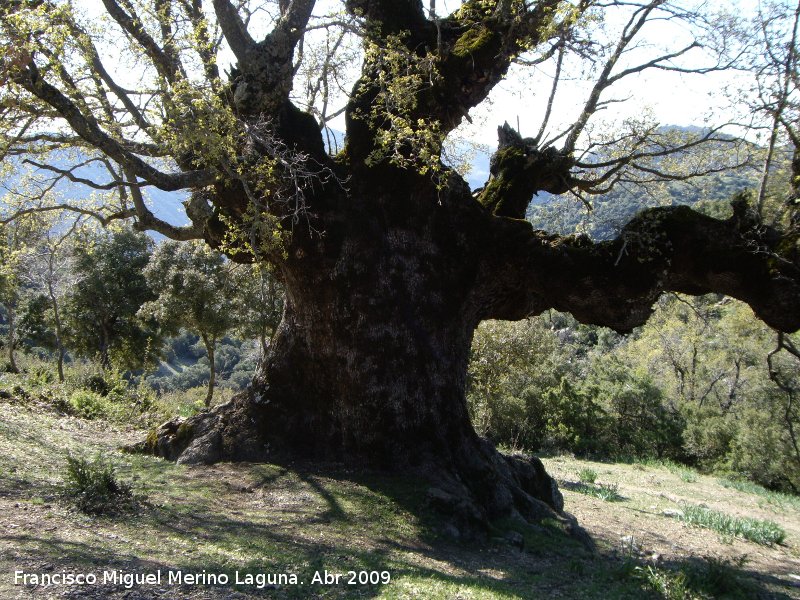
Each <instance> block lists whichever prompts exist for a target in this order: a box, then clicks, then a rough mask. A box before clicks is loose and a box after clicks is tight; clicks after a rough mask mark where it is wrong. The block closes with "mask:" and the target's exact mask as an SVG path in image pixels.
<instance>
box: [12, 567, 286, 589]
mask: <svg viewBox="0 0 800 600" xmlns="http://www.w3.org/2000/svg"><path fill="white" fill-rule="evenodd" d="M98 584H99V585H122V586H123V587H124V588H125V589H131V588H133V587H134V586H138V585H163V584H166V585H199V586H210V585H229V584H234V585H247V586H253V587H255V588H258V589H263V588H265V587H266V586H268V585H270V586H271V585H297V584H298V580H297V575H295V574H294V573H241V572H239V571H234V573H233V576H232V577H231V576H230V575H228V574H227V573H209V572H208V571H205V570H203V571H199V572H187V571H162V570H161V569H158V570H157V571H153V572H150V573H129V572H126V571H121V570H113V571H102V572H100V573H76V572H70V571H61V572H57V573H26V572H25V571H14V585H30V586H42V587H49V586H62V585H98Z"/></svg>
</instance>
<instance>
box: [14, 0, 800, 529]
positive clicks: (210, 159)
mask: <svg viewBox="0 0 800 600" xmlns="http://www.w3.org/2000/svg"><path fill="white" fill-rule="evenodd" d="M314 4H315V3H314V1H313V0H279V1H278V2H277V3H275V4H270V5H268V7H271V9H272V10H273V13H272V16H273V19H272V20H271V21H269V19H267V20H263V19H262V20H261V25H260V26H258V27H256V26H253V23H254V22H255V21H256V20H257V17H258V11H256V10H254V8H253V7H252V6H250V5H249V4H248V3H246V2H242V3H235V2H231V1H230V0H213V1H212V0H206V2H205V3H204V2H203V0H152V1H150V0H140V1H134V0H102V7H103V14H102V16H101V15H98V14H93V13H91V12H90V13H89V14H84V13H83V12H81V10H80V9H79V8H75V7H73V6H72V4H71V3H68V2H59V1H57V0H10V1H7V2H3V3H2V8H1V9H0V31H1V32H2V43H3V45H4V50H3V59H2V71H1V72H0V78H1V79H2V82H3V84H4V88H3V91H2V111H3V112H2V114H3V132H2V133H3V136H4V137H3V152H4V156H5V157H7V158H9V160H14V161H16V162H15V164H26V165H28V166H30V167H34V168H35V169H37V170H38V171H37V172H38V173H40V174H45V175H49V176H50V177H51V178H52V179H53V180H61V181H67V180H68V181H71V182H74V183H77V184H82V185H85V186H87V187H89V188H94V190H95V191H96V192H97V193H98V194H106V193H109V192H115V193H116V196H115V199H113V201H112V200H111V199H110V198H109V199H108V200H107V202H106V204H105V205H104V206H101V207H98V206H97V205H93V206H86V205H78V204H77V203H75V202H73V201H69V200H61V201H59V200H54V201H51V202H50V203H48V204H46V205H45V204H39V205H38V206H36V207H35V208H36V209H39V210H56V209H66V210H74V211H78V212H81V213H85V214H92V215H93V216H95V217H96V218H98V219H99V220H101V221H102V222H104V223H106V222H109V221H111V220H114V219H132V220H134V221H135V224H136V226H137V227H138V228H140V229H152V230H155V231H158V232H160V233H162V234H163V235H165V236H167V237H170V238H172V239H176V240H189V239H203V240H205V241H206V242H207V243H208V244H210V245H211V246H213V247H216V248H220V249H222V250H223V251H225V252H226V253H227V254H228V255H229V256H230V257H231V258H232V259H233V260H237V261H243V262H247V261H269V262H270V263H272V264H273V265H274V267H275V270H276V273H277V275H278V277H279V278H280V280H281V281H282V283H283V285H284V286H285V289H286V302H285V308H284V314H283V320H282V322H281V324H280V326H279V328H278V330H277V332H276V335H275V338H274V340H273V343H272V344H271V346H270V351H269V354H268V356H267V357H266V359H265V360H264V363H263V365H262V366H261V369H260V372H259V374H258V375H257V377H256V378H255V380H254V382H253V385H252V386H251V388H250V389H249V390H248V391H247V392H245V393H243V394H241V395H240V396H238V397H237V398H236V399H234V400H233V401H232V402H231V403H228V404H225V405H223V406H219V407H216V408H214V409H213V410H211V411H209V412H205V413H203V414H201V415H198V416H196V417H194V418H192V419H190V420H188V421H186V422H184V423H178V422H172V423H168V424H166V425H165V426H163V427H162V428H161V429H160V430H159V432H158V435H157V436H156V437H154V438H151V439H150V440H149V449H150V450H151V451H153V452H156V453H158V454H160V455H162V456H165V457H167V458H170V459H177V460H179V461H182V462H193V463H207V462H213V461H219V460H241V459H244V460H264V459H268V460H276V459H279V458H280V457H282V456H304V457H309V458H313V459H336V460H345V461H348V462H352V463H360V464H370V465H375V466H378V467H386V468H390V469H396V470H400V469H404V470H413V471H415V472H417V473H422V474H424V475H425V476H427V477H428V478H429V479H430V480H431V481H433V482H435V484H434V485H435V489H433V490H432V491H431V494H430V499H431V502H433V503H434V504H437V505H438V506H439V507H440V508H441V509H443V510H445V511H448V512H450V513H451V514H452V515H454V517H455V519H456V520H457V521H460V522H461V524H462V525H463V526H464V527H468V526H469V524H471V523H479V522H481V521H484V520H485V519H486V518H490V517H494V516H498V515H502V514H505V515H507V514H514V515H521V516H523V517H526V518H535V517H537V516H541V515H543V514H547V513H548V511H552V510H553V509H555V510H557V511H558V510H561V508H562V507H561V501H560V495H559V494H558V491H557V489H556V487H555V485H554V484H553V482H552V480H551V479H550V478H549V476H548V475H547V474H546V473H545V472H544V470H543V468H542V466H541V464H540V463H539V462H537V461H528V460H523V459H520V458H509V457H504V456H502V455H500V454H499V453H498V452H497V451H496V450H495V449H494V448H493V447H492V446H491V445H490V444H489V443H488V442H486V441H484V440H482V439H480V438H479V437H478V436H477V435H476V434H475V432H474V430H473V428H472V425H471V424H470V422H469V418H468V414H467V409H466V405H465V399H464V387H465V375H466V370H467V361H468V355H469V348H470V342H471V339H472V335H473V331H474V330H475V328H476V326H477V325H478V324H479V323H480V322H481V321H482V320H485V319H512V320H514V319H522V318H525V317H527V316H529V315H535V314H538V313H541V312H542V311H544V310H547V309H550V308H555V309H558V310H561V311H568V312H571V313H572V314H573V315H574V316H575V317H576V318H577V319H578V320H580V321H582V322H585V323H595V324H599V325H606V326H609V327H612V328H614V329H616V330H618V331H629V330H630V329H631V328H633V327H635V326H637V325H640V324H642V323H644V322H645V321H646V319H647V318H648V315H649V314H650V312H651V306H652V304H653V302H654V301H655V300H656V299H657V298H658V296H659V295H660V294H661V293H662V292H664V291H666V290H671V291H676V292H683V293H688V294H702V293H707V292H718V293H724V294H728V295H731V296H734V297H736V298H740V299H742V300H744V301H745V302H747V303H748V304H749V305H750V306H751V307H752V308H753V309H754V311H755V312H756V314H757V315H758V316H759V317H760V318H762V319H763V320H764V321H766V322H767V323H768V324H770V325H772V326H773V327H775V328H777V329H780V330H782V331H793V330H795V329H797V328H798V327H799V326H800V274H799V273H798V264H799V262H798V249H797V233H796V232H794V233H792V232H790V233H788V234H785V233H781V232H778V231H776V230H774V229H771V228H769V227H766V226H763V225H762V224H761V223H759V221H758V217H757V216H756V215H754V213H753V212H752V211H751V210H750V209H749V208H748V206H747V204H746V202H744V201H741V202H739V203H737V205H736V206H735V210H734V215H733V217H731V218H730V219H727V220H715V219H712V218H709V217H706V216H703V215H701V214H698V213H695V212H693V211H692V210H690V209H689V208H685V207H667V208H657V209H651V210H648V211H645V212H643V213H641V214H640V215H638V216H637V217H636V218H635V219H633V221H631V222H630V223H629V224H628V225H627V226H626V227H625V228H624V229H623V230H622V232H621V234H620V235H619V237H618V238H617V239H615V240H613V241H609V242H603V243H593V242H592V241H591V240H589V239H587V238H585V237H581V236H566V237H564V236H559V235H551V234H549V233H547V232H543V231H537V230H534V229H533V228H532V227H531V225H530V224H529V223H528V222H527V221H525V219H524V217H525V213H526V208H527V206H528V204H529V202H530V201H531V198H532V196H533V195H534V194H536V193H538V192H548V193H551V194H565V193H572V194H575V195H577V196H580V197H584V196H585V195H586V194H592V193H600V192H602V191H603V190H605V189H608V188H609V187H611V186H613V185H615V184H620V183H636V182H642V181H647V180H648V179H651V178H658V177H669V176H670V174H669V173H667V172H665V171H663V167H662V166H660V165H661V164H662V163H659V162H658V160H656V159H658V158H660V157H663V156H665V155H667V154H669V153H672V152H675V151H680V150H681V149H688V148H691V147H693V146H695V145H697V144H699V143H702V142H704V141H709V140H712V139H717V142H718V143H722V138H714V133H715V132H716V130H714V129H711V130H709V132H706V133H703V134H701V135H700V136H699V137H696V138H694V139H691V140H684V141H682V142H680V141H679V142H670V143H668V142H667V141H665V139H663V138H661V137H659V136H660V135H661V134H660V133H659V131H658V130H657V129H650V130H649V131H647V132H645V133H644V134H642V133H641V132H636V131H622V132H621V133H620V134H619V136H618V137H617V138H616V139H609V138H607V139H605V141H597V140H591V139H590V140H589V141H588V142H587V141H584V142H581V140H586V138H587V132H588V130H587V123H588V122H589V120H590V118H591V117H592V115H593V114H594V113H595V112H597V111H598V110H599V109H601V108H602V107H603V106H604V103H606V104H607V103H608V102H609V100H608V99H604V98H605V96H604V95H603V94H604V92H605V90H606V88H608V87H609V86H611V85H612V84H614V83H615V82H617V81H619V79H621V78H623V77H626V76H630V75H632V74H635V73H637V72H641V71H643V70H645V69H662V70H674V71H683V70H685V67H681V66H680V64H679V60H680V59H681V57H684V56H686V55H688V54H689V53H691V52H694V51H695V50H697V48H698V47H699V43H697V42H692V43H690V44H688V45H686V46H682V47H679V48H675V49H673V50H671V51H667V52H665V53H664V54H661V55H659V56H656V57H651V58H648V59H646V60H644V61H643V62H641V63H640V64H638V65H631V64H630V63H629V62H626V61H625V60H626V57H627V56H628V51H629V50H630V49H631V48H632V40H634V39H635V38H636V36H637V35H638V34H639V33H640V31H641V30H642V28H643V27H644V26H645V24H646V22H647V20H648V19H649V18H651V17H652V16H654V15H659V18H661V19H662V20H666V19H673V18H683V17H688V16H689V15H688V14H682V12H683V11H682V9H680V7H671V6H670V5H669V4H668V3H666V2H664V1H663V0H652V1H649V2H641V3H637V2H615V1H611V2H595V1H593V0H577V1H575V2H562V1H559V0H539V1H523V0H466V1H464V2H462V3H461V4H460V7H459V9H458V10H456V11H455V12H453V13H452V14H449V15H447V16H438V15H437V14H436V12H435V3H431V4H430V5H429V6H424V5H423V3H422V1H421V0H347V1H346V2H344V4H343V6H341V7H340V8H341V10H342V12H341V13H339V14H337V15H333V16H331V17H330V18H328V19H327V20H325V19H317V20H314V19H315V17H313V16H312V15H313V10H314ZM89 6H90V7H91V6H94V8H91V10H95V11H96V10H97V8H98V6H97V3H94V4H93V5H92V4H90V5H89ZM613 8H622V9H624V10H625V11H627V12H626V13H625V14H626V15H627V16H626V17H625V19H626V20H623V21H622V25H623V27H622V29H621V33H620V37H619V38H618V40H617V41H616V43H614V44H610V45H608V46H604V47H602V48H601V47H600V46H596V45H593V43H592V40H587V39H582V37H581V31H582V30H583V28H586V27H591V24H592V23H593V22H596V20H597V19H600V18H602V17H603V15H604V13H605V12H606V11H607V10H611V9H613ZM87 10H88V9H87ZM265 22H268V23H270V24H269V26H268V27H265V26H264V25H263V24H264V23H265ZM325 27H328V28H336V27H338V28H339V30H340V31H342V32H344V33H342V35H341V36H339V37H337V36H336V35H328V36H327V37H326V38H325V39H324V41H323V45H322V50H319V46H318V47H317V48H318V49H317V52H316V54H315V56H316V57H317V59H318V60H317V61H316V62H315V63H314V65H315V66H316V68H318V69H319V77H318V80H317V81H316V82H315V80H314V77H313V75H312V76H309V72H310V71H309V69H308V67H307V66H306V67H303V65H304V64H306V65H307V57H308V54H309V53H310V52H311V50H310V46H311V43H310V40H311V38H312V37H313V33H314V32H319V31H321V30H323V29H324V28H325ZM345 33H347V34H351V33H352V34H355V35H358V36H360V38H361V39H362V40H363V51H362V52H361V53H360V54H358V53H357V56H359V57H360V60H361V61H362V65H361V70H360V73H359V75H358V76H357V77H355V82H354V84H353V85H352V89H351V91H350V92H349V94H348V98H347V101H346V105H345V106H343V107H342V114H343V115H344V121H345V123H346V132H345V133H346V137H345V143H344V147H343V149H342V150H341V151H339V152H336V153H335V154H333V155H332V154H331V153H330V152H329V151H328V149H326V146H325V144H324V141H323V139H324V137H325V136H324V135H323V133H321V125H324V123H321V122H320V120H321V119H325V118H326V117H327V116H331V115H332V114H334V113H335V112H336V111H334V110H333V109H332V108H330V106H329V99H330V97H331V96H330V94H331V87H332V86H334V85H335V84H336V82H337V81H338V80H337V75H336V68H337V67H342V59H337V56H339V55H337V49H339V48H340V47H343V46H342V44H341V40H342V39H343V37H342V36H344V34H345ZM223 50H224V51H225V52H229V53H230V56H232V57H233V66H232V67H231V68H230V71H229V72H223V70H222V69H221V68H220V66H219V65H218V62H217V59H218V57H219V56H220V52H221V51H223ZM570 53H573V54H575V55H582V56H584V57H591V56H593V55H597V54H602V55H603V56H604V57H605V59H604V60H602V61H600V62H599V63H598V64H597V65H596V67H597V79H596V81H595V84H594V86H593V87H592V88H591V90H590V93H589V94H588V96H587V98H585V99H583V100H582V101H581V102H580V103H579V102H577V101H576V100H575V99H572V102H574V103H575V104H580V106H582V109H581V110H579V114H578V117H577V118H576V120H575V122H574V123H573V124H572V125H571V126H570V127H569V128H568V129H566V130H565V131H563V132H561V134H558V135H552V136H550V137H549V138H548V137H547V136H545V135H544V134H545V127H544V125H543V127H542V130H541V131H539V133H538V135H536V136H535V137H533V138H523V137H522V136H521V135H520V134H519V133H518V132H516V131H515V130H514V129H513V128H511V127H508V126H504V127H501V128H500V129H499V147H498V150H497V152H496V153H495V154H494V156H493V158H492V161H491V177H490V178H489V180H488V181H487V182H486V184H485V186H484V187H482V188H481V189H480V190H477V191H475V192H473V191H471V190H470V188H469V186H468V185H467V183H466V182H465V180H464V179H463V178H462V177H461V176H460V175H459V174H458V173H456V172H455V171H454V170H453V169H451V168H449V167H447V166H446V165H445V164H443V162H442V161H441V155H442V146H443V143H444V141H445V138H446V137H447V135H448V134H449V133H451V132H452V131H453V130H454V129H455V128H456V127H458V126H459V124H460V123H461V122H462V121H463V120H464V119H469V118H470V111H471V110H472V109H473V108H475V107H476V106H478V105H479V104H481V103H483V102H484V100H486V99H487V97H488V96H489V94H490V92H491V91H492V89H493V88H494V87H495V86H496V85H497V84H498V83H499V82H500V81H501V80H502V79H503V78H504V76H505V75H506V74H507V72H508V71H509V68H510V67H511V65H512V63H513V62H514V61H518V62H520V63H525V62H527V63H531V64H539V63H542V62H543V61H545V60H550V61H552V64H553V65H554V68H555V78H554V80H555V81H556V82H557V81H558V79H559V74H560V73H561V70H562V68H564V65H565V56H566V55H569V54H570ZM350 56H351V57H352V55H350ZM123 57H124V58H125V59H126V62H125V63H124V64H128V65H133V66H132V67H131V69H132V70H131V71H130V72H125V71H124V69H120V68H119V67H118V64H122V63H121V62H117V61H122V59H123ZM347 60H349V59H347ZM347 60H344V62H347ZM304 61H306V62H304ZM337 61H339V62H337ZM723 66H724V65H721V64H716V65H712V66H710V67H708V69H709V70H713V69H715V68H722V67H723ZM304 68H305V70H304ZM312 71H313V69H312ZM301 73H305V77H306V80H307V82H310V83H308V85H309V92H310V94H311V95H312V96H314V97H315V98H316V100H315V103H312V104H311V105H308V106H303V105H302V104H301V103H299V102H298V101H296V100H295V99H296V95H294V94H293V85H294V82H295V80H296V79H297V78H298V77H299V74H301ZM537 92H539V93H543V94H545V95H549V98H550V100H549V102H548V103H547V109H546V114H545V115H544V121H545V123H546V122H547V119H548V117H549V116H550V113H551V109H552V108H553V102H554V98H556V85H555V84H554V85H553V87H552V90H549V89H543V90H537ZM320 107H322V108H320ZM581 144H583V146H581ZM614 148H617V149H619V148H622V149H623V150H624V152H623V153H622V154H620V152H614V151H613V150H614ZM67 149H70V150H71V151H72V153H71V154H70V153H68V152H67ZM76 149H77V150H78V152H75V150H76ZM43 156H49V157H51V158H52V157H53V156H55V157H56V158H57V159H58V160H50V161H49V162H48V161H46V160H45V159H44V158H42V157H43ZM76 156H77V158H76ZM88 166H95V167H97V168H96V169H94V170H92V171H91V174H92V176H89V174H88V173H89V171H87V168H88ZM714 168H715V167H713V166H712V167H709V170H713V169H714ZM98 169H105V173H107V177H98V176H97V172H98ZM700 170H701V171H702V169H700ZM152 188H158V189H160V190H166V191H175V190H186V191H187V192H188V193H189V194H190V195H189V197H188V199H187V201H186V202H185V206H186V215H187V217H188V219H189V224H188V225H185V226H176V225H174V224H170V223H167V222H165V221H163V220H161V219H159V218H158V217H157V216H156V214H154V212H153V211H151V209H150V208H149V206H148V204H147V202H146V198H145V195H146V193H147V192H148V190H149V189H152ZM40 198H41V196H40ZM25 210H27V209H25V208H20V209H19V210H18V214H23V213H24V211H25ZM11 216H13V215H11ZM9 218H11V217H9Z"/></svg>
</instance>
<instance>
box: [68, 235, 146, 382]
mask: <svg viewBox="0 0 800 600" xmlns="http://www.w3.org/2000/svg"><path fill="white" fill-rule="evenodd" d="M152 244H153V242H152V241H151V240H150V238H148V237H147V236H146V235H144V234H142V233H138V232H135V231H133V230H131V229H127V228H122V229H117V230H110V231H101V232H96V233H94V234H93V235H90V236H89V238H88V239H87V240H85V241H84V242H83V243H81V244H78V245H77V246H76V248H75V251H74V268H75V270H76V271H77V273H78V274H79V279H78V281H77V283H76V284H75V287H74V289H73V291H72V293H71V294H70V295H69V296H68V299H67V304H68V306H67V307H66V311H65V312H66V315H65V316H66V318H67V320H68V321H69V324H70V329H71V333H72V346H73V347H74V348H75V349H76V350H77V351H78V352H79V353H81V354H83V355H85V356H94V355H99V356H100V362H101V364H102V365H103V368H108V367H109V366H110V365H111V356H112V354H114V355H116V357H117V358H118V359H119V360H120V361H121V362H122V363H123V364H124V366H126V367H136V366H139V365H141V364H142V363H143V362H144V361H146V358H147V357H145V356H143V355H142V348H144V347H146V345H147V340H148V338H152V337H154V336H155V335H156V331H155V327H154V324H152V323H151V324H148V323H145V322H143V321H141V320H140V319H139V318H138V317H137V312H138V310H139V309H140V308H141V306H142V304H144V303H145V302H147V301H148V300H151V299H152V298H153V292H152V291H151V290H150V288H148V287H147V283H146V281H145V278H144V273H143V271H144V267H145V265H147V262H148V261H149V260H150V255H151V249H152Z"/></svg>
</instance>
